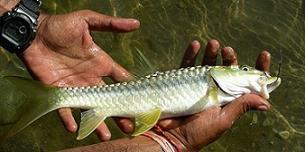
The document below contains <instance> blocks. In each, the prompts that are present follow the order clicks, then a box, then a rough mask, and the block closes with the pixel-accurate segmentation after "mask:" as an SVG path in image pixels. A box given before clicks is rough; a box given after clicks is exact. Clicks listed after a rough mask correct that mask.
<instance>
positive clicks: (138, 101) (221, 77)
mask: <svg viewBox="0 0 305 152" xmlns="http://www.w3.org/2000/svg"><path fill="white" fill-rule="evenodd" d="M6 79H8V80H10V81H11V82H12V83H13V84H15V85H16V86H17V88H19V89H20V90H21V91H22V92H24V94H25V95H26V96H27V97H28V103H27V104H26V105H25V106H26V107H27V108H29V109H31V110H29V111H28V112H27V113H26V114H24V115H23V116H22V118H21V119H20V120H19V121H18V122H17V123H16V125H15V126H14V127H13V128H12V129H11V130H10V133H9V134H10V135H12V134H15V133H17V132H19V131H20V130H22V129H23V128H25V127H26V126H28V125H29V124H30V123H32V122H33V121H35V120H36V119H38V118H39V117H41V116H43V115H45V114H46V113H48V112H50V111H53V110H56V109H59V108H63V107H71V108H81V109H88V111H85V112H82V114H81V122H80V128H79V131H78V137H77V139H78V140H80V139H83V138H85V137H87V136H88V135H89V134H90V133H91V132H92V131H94V130H95V129H96V128H97V127H98V126H99V124H101V123H102V122H103V121H104V120H105V119H106V118H107V117H112V116H116V117H129V118H134V119H135V131H134V133H133V134H132V135H133V136H137V135H140V134H142V133H144V132H145V131H147V130H149V129H151V128H152V127H153V126H154V125H155V124H156V123H157V121H158V120H159V119H163V118H171V117H179V116H186V115H191V114H195V113H198V112H201V111H203V110H204V109H206V108H208V107H211V106H215V105H217V106H222V105H225V104H227V103H229V102H231V101H232V100H234V99H236V98H238V97H240V96H242V95H244V94H246V93H255V94H259V95H261V96H262V97H264V98H266V99H268V98H269V93H270V92H272V91H273V90H274V89H276V88H277V87H278V86H279V85H280V83H281V79H280V78H278V77H271V76H270V75H269V74H268V73H266V72H262V71H259V70H256V69H254V68H252V67H248V66H241V67H239V66H197V67H190V68H182V69H178V70H171V71H166V72H156V73H154V74H150V75H148V76H146V77H143V78H140V79H138V80H134V81H130V82H123V83H117V84H110V85H104V86H88V87H69V88H54V87H49V86H44V85H42V84H40V83H38V82H34V83H33V82H32V81H29V80H25V79H21V78H16V77H6ZM33 90H36V91H38V92H39V94H33V93H32V92H33Z"/></svg>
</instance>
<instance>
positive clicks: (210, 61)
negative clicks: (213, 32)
mask: <svg viewBox="0 0 305 152" xmlns="http://www.w3.org/2000/svg"><path fill="white" fill-rule="evenodd" d="M219 47H220V44H219V42H218V41H217V40H210V41H209V42H208V44H207V45H206V48H205V53H204V57H203V61H202V65H209V66H214V65H216V59H217V52H218V50H219Z"/></svg>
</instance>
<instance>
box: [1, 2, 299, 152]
mask: <svg viewBox="0 0 305 152" xmlns="http://www.w3.org/2000/svg"><path fill="white" fill-rule="evenodd" d="M43 8H44V10H45V11H47V12H49V13H52V14H55V13H57V14H61V13H67V12H71V11H75V10H80V9H92V10H95V11H98V12H101V13H104V14H108V15H113V16H121V17H133V18H137V19H139V20H140V21H141V28H140V29H139V30H137V31H135V32H132V33H128V34H113V33H94V38H95V41H96V42H97V43H98V44H99V45H100V46H101V47H102V48H103V49H104V50H106V51H107V52H108V53H109V54H110V55H111V56H112V57H113V58H114V59H115V60H116V61H118V62H119V63H120V64H122V65H123V66H125V67H126V68H127V69H128V70H130V71H131V72H136V70H135V69H137V64H138V63H139V62H138V61H137V59H136V58H135V57H134V54H135V52H136V51H137V50H139V51H141V52H142V53H143V55H144V56H145V57H146V58H147V59H148V60H149V61H150V62H151V65H152V66H153V67H154V68H155V69H156V70H167V69H172V68H177V67H179V63H180V61H181V58H182V55H183V53H184V50H185V48H186V47H187V45H188V43H189V42H191V41H192V40H194V39H197V40H199V41H200V42H201V44H202V45H205V43H206V42H207V41H208V40H209V39H218V40H219V41H220V42H221V44H222V47H223V46H227V45H230V46H232V47H233V48H234V49H235V50H236V51H237V53H238V58H239V63H240V64H247V65H254V63H255V59H256V57H257V55H258V54H259V52H261V51H262V50H268V51H269V52H270V53H271V54H272V61H273V64H272V68H271V73H273V74H276V69H277V67H278V65H277V64H278V63H279V62H280V60H281V58H282V63H283V64H282V74H281V77H282V80H283V81H282V85H281V86H280V88H278V89H277V90H275V91H274V92H273V93H272V94H271V99H270V100H269V101H270V102H271V104H272V108H271V110H269V111H268V112H256V111H251V112H248V113H247V114H246V115H245V116H243V117H242V118H241V119H240V120H239V121H237V122H236V123H235V125H234V126H233V127H232V128H231V129H230V130H229V131H228V132H227V133H226V134H225V135H224V136H222V137H221V138H220V139H219V140H217V141H216V142H214V143H212V144H210V145H209V146H207V147H205V148H204V149H203V150H204V151H217V152H224V151H234V152H244V151H256V152H257V151H260V152H263V151H264V152H265V151H270V152H272V151H274V152H278V151H305V97H304V96H305V1H304V0H225V1H223V0H213V1H211V0H179V1H177V0H154V1H151V0H128V1H126V0H125V1H123V0H103V1H100V0H73V1H72V0H65V1H60V0H44V1H43ZM0 54H1V55H0V59H1V60H0V75H21V76H25V77H29V74H28V73H27V72H26V70H25V68H24V66H23V65H22V64H21V62H20V61H19V60H18V59H17V58H16V57H14V56H12V55H9V54H6V53H5V52H4V51H1V52H0ZM200 56H202V54H200ZM0 94H1V95H0V111H1V116H0V122H1V124H5V123H7V122H10V121H12V120H14V119H17V117H18V116H16V115H14V113H15V112H14V110H12V109H14V107H18V106H20V104H21V103H22V102H23V97H22V96H21V95H20V93H18V91H16V89H15V88H14V87H13V86H12V85H10V84H9V83H8V82H6V81H4V80H3V79H0ZM29 110H30V109H29ZM74 114H75V116H76V117H77V116H79V111H75V112H74ZM107 122H108V123H109V124H110V125H111V126H112V127H111V128H112V132H113V136H114V138H119V137H121V136H122V134H121V133H120V132H119V130H118V129H117V128H116V127H115V126H114V125H113V123H112V121H111V120H107ZM8 127H9V126H6V125H1V127H0V129H1V130H0V137H1V135H3V134H4V133H5V131H6V130H7V128H8ZM75 137H76V135H75V134H70V133H67V132H66V131H65V130H64V128H63V126H62V125H61V122H60V120H59V118H58V116H57V114H56V112H52V113H50V114H48V115H46V116H44V117H42V118H41V119H39V120H38V121H36V122H35V123H33V124H32V125H31V126H29V127H27V128H26V129H25V130H23V131H22V132H21V133H19V134H18V135H16V136H15V137H13V138H10V139H6V140H4V141H2V142H0V151H55V150H60V149H65V148H71V147H77V146H81V145H88V144H93V143H97V142H99V141H98V140H97V138H96V136H95V135H94V134H92V135H90V137H89V138H86V139H84V140H82V141H76V140H75ZM0 141H1V140H0Z"/></svg>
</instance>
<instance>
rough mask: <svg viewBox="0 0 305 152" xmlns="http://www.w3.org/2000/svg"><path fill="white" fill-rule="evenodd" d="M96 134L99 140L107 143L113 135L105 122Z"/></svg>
mask: <svg viewBox="0 0 305 152" xmlns="http://www.w3.org/2000/svg"><path fill="white" fill-rule="evenodd" d="M95 132H96V134H97V136H98V138H99V139H100V140H101V141H107V140H110V139H111V133H110V131H109V129H108V127H107V125H106V124H105V122H103V123H102V124H100V125H99V126H98V127H97V128H96V129H95Z"/></svg>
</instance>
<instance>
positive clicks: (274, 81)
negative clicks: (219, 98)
mask: <svg viewBox="0 0 305 152" xmlns="http://www.w3.org/2000/svg"><path fill="white" fill-rule="evenodd" d="M210 74H211V77H212V79H213V81H214V83H215V84H216V85H217V87H218V88H219V89H220V90H222V91H223V92H224V93H226V94H229V95H231V96H234V97H239V96H241V95H243V94H247V93H255V94H258V95H260V96H262V97H264V98H265V99H268V98H269V93H270V92H272V91H273V90H275V89H276V88H277V87H278V86H279V85H280V84H281V78H279V77H278V76H277V77H272V76H270V75H269V73H268V72H264V71H260V70H257V69H255V68H253V67H250V66H246V65H244V66H216V67H213V68H211V70H210Z"/></svg>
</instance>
